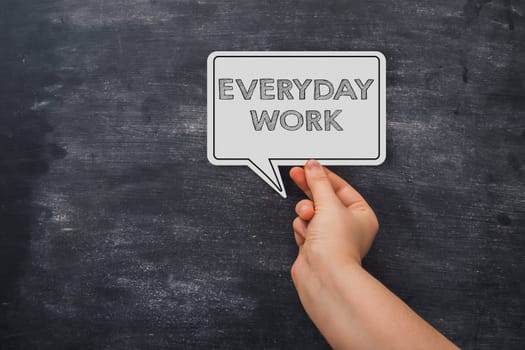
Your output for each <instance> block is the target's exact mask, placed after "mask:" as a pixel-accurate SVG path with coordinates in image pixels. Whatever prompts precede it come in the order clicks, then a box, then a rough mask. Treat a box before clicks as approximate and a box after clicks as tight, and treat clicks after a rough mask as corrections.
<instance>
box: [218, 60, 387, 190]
mask: <svg viewBox="0 0 525 350" xmlns="http://www.w3.org/2000/svg"><path fill="white" fill-rule="evenodd" d="M385 78H386V60H385V57H384V56H383V54H381V53H380V52H375V51H374V52H363V51H360V52H291V51H286V52H269V51H265V52H213V53H211V54H210V56H209V57H208V160H209V161H210V162H211V163H212V164H214V165H237V166H238V165H245V166H248V167H249V168H250V169H252V170H253V171H254V172H255V173H256V174H257V175H258V176H260V177H261V178H262V179H263V180H264V181H266V183H267V184H268V185H270V186H271V187H272V188H273V189H275V190H276V191H277V192H278V193H279V194H281V196H283V197H286V192H285V189H284V186H283V183H282V180H281V174H280V173H279V169H278V166H279V165H303V164H304V163H305V162H306V161H307V160H308V159H311V158H315V159H317V160H319V161H320V162H321V163H322V164H324V165H379V164H381V163H382V162H383V161H384V160H385V154H386V96H385V93H386V85H385V84H386V81H385V80H386V79H385Z"/></svg>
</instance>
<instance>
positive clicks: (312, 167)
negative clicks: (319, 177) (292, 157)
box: [306, 159, 321, 170]
mask: <svg viewBox="0 0 525 350" xmlns="http://www.w3.org/2000/svg"><path fill="white" fill-rule="evenodd" d="M306 167H307V168H308V169H309V170H317V169H321V163H319V162H318V161H317V160H315V159H311V160H309V161H308V164H306Z"/></svg>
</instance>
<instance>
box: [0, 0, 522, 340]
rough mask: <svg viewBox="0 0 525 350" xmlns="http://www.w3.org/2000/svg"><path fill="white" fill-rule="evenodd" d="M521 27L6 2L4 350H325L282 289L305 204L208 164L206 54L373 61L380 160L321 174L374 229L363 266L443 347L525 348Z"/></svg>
mask: <svg viewBox="0 0 525 350" xmlns="http://www.w3.org/2000/svg"><path fill="white" fill-rule="evenodd" d="M524 14H525V5H524V3H523V1H519V0H494V1H490V0H475V1H474V0H469V1H458V0H446V1H435V0H425V1H408V0H397V1H394V0H391V1H372V0H368V1H357V0H356V1H343V0H341V1H334V0H325V1H313V0H307V1H281V0H268V1H262V0H250V1H248V0H242V1H231V0H229V1H209V0H200V1H191V0H179V1H168V0H150V1H145V0H128V1H123V0H114V1H103V0H71V1H58V0H33V1H29V0H2V1H1V2H0V196H1V197H0V348H1V349H33V348H34V349H160V348H173V349H180V348H202V349H209V348H223V349H235V348H244V349H263V348H264V349H277V348H283V349H289V348H297V349H322V348H327V345H326V343H325V341H324V340H323V338H322V337H321V336H320V334H319V333H318V332H317V330H316V329H315V328H314V327H313V326H312V324H311V323H310V321H309V319H308V317H307V315H306V314H305V313H304V311H303V310H302V308H301V305H300V303H299V301H298V299H297V297H296V294H295V290H294V288H293V285H292V283H291V279H290V275H289V269H290V266H291V264H292V262H293V260H294V258H295V254H296V247H295V243H294V240H293V234H292V232H291V222H292V219H293V218H294V214H293V207H294V205H295V203H296V202H297V201H298V200H299V199H300V198H302V196H301V194H300V193H299V191H298V190H297V189H295V188H294V187H293V184H292V183H290V180H289V179H288V178H287V179H286V187H287V190H288V193H289V198H288V199H286V200H285V199H282V198H281V197H280V196H279V195H278V194H277V193H275V192H274V191H273V190H272V189H271V188H270V187H269V186H268V185H266V184H265V183H264V182H263V181H262V180H261V179H259V178H258V177H257V176H255V174H253V173H252V172H251V171H250V170H249V169H248V168H246V167H214V166H212V165H210V164H209V163H208V161H207V159H206V58H207V55H208V54H209V53H210V52H211V51H214V50H379V51H382V52H383V53H384V54H385V55H386V57H387V59H388V65H387V79H388V85H387V111H388V127H387V134H388V136H387V138H388V144H387V147H388V150H387V161H386V162H385V164H383V165H382V166H379V167H344V168H343V167H341V168H335V170H336V171H337V172H339V173H340V174H342V175H343V176H344V177H345V178H346V179H348V180H349V181H350V182H351V183H352V184H354V185H355V186H356V187H357V188H358V189H359V190H360V191H361V192H362V193H363V195H364V196H365V197H366V198H367V199H368V200H369V202H370V203H371V205H372V206H373V207H374V208H375V209H376V211H377V214H378V217H379V220H380V223H381V229H380V233H379V235H378V237H377V240H376V242H375V245H374V247H373V249H372V251H371V253H370V255H369V257H368V258H367V259H366V260H365V266H366V267H367V268H368V269H369V271H371V273H373V274H374V275H375V276H377V277H378V278H379V279H380V280H381V281H383V282H384V283H385V284H386V285H387V286H388V287H390V288H391V289H392V290H393V291H394V292H395V293H397V294H398V295H400V296H401V297H402V298H403V300H405V301H406V302H407V303H408V304H409V305H410V306H411V307H413V308H414V309H415V310H416V311H417V312H418V313H420V314H421V315H422V316H423V317H424V318H425V319H427V320H428V321H429V322H431V323H432V324H433V325H435V326H436V327H437V328H438V329H439V330H441V331H442V332H444V333H445V334H446V335H447V336H448V337H450V338H451V339H452V340H453V341H455V342H456V343H457V344H458V345H459V346H461V347H463V348H465V349H519V348H522V347H523V343H524V342H525V326H524V323H525V290H524V282H523V280H524V277H525V252H524V249H525V232H524V229H523V227H524V225H525V215H524V213H525V198H524V197H525V195H524V192H525V183H524V182H525V181H524V178H525V177H524V173H525V168H524V164H525V151H524V146H525V112H524V111H525V18H524ZM287 170H288V169H287V168H281V171H282V172H283V174H286V173H287ZM358 287H359V286H356V288H358Z"/></svg>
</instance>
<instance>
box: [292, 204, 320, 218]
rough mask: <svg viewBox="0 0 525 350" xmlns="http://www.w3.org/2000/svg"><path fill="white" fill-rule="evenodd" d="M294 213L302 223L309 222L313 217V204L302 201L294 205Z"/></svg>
mask: <svg viewBox="0 0 525 350" xmlns="http://www.w3.org/2000/svg"><path fill="white" fill-rule="evenodd" d="M295 212H296V213H297V215H298V216H299V217H300V218H301V219H303V220H304V221H310V220H312V218H313V217H314V213H315V210H314V202H312V201H311V200H309V199H303V200H301V201H299V202H298V203H297V204H296V205H295Z"/></svg>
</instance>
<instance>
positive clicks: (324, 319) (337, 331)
mask: <svg viewBox="0 0 525 350" xmlns="http://www.w3.org/2000/svg"><path fill="white" fill-rule="evenodd" d="M290 177H291V178H292V180H293V181H294V182H295V183H296V184H297V186H299V188H301V190H303V192H304V193H305V194H306V196H307V197H308V199H304V200H301V201H300V202H298V203H297V205H296V207H295V211H296V213H297V218H295V220H294V221H293V229H294V235H295V241H296V243H297V246H298V248H299V253H298V255H297V259H296V260H295V262H294V264H293V266H292V269H291V273H292V279H293V282H294V285H295V288H296V289H297V293H298V295H299V298H300V299H301V303H302V305H303V307H304V309H305V310H306V312H307V313H308V315H309V316H310V318H311V319H312V321H313V322H314V324H315V325H316V326H317V328H318V329H319V330H320V331H321V333H322V334H323V335H324V337H325V338H326V340H327V341H328V343H329V344H330V345H331V346H332V347H333V348H335V349H403V350H404V349H458V348H457V347H456V346H455V345H454V344H452V343H451V342H450V341H449V340H448V339H447V338H445V337H444V336H443V335H442V334H441V333H439V332H438V331H437V330H436V329H434V328H433V327H432V326H431V325H430V324H428V323H427V322H425V321H424V320H423V319H422V318H421V317H419V316H418V315H417V314H416V313H415V312H414V311H413V310H411V309H410V308H409V307H408V306H407V305H406V304H405V303H404V302H403V301H402V300H401V299H399V298H398V297H397V296H395V295H394V294H393V293H392V292H390V291H389V290H388V289H387V288H386V287H385V286H384V285H382V284H381V283H380V282H379V281H378V280H376V279H375V278H374V277H372V275H370V274H369V273H368V272H367V271H365V270H364V269H363V268H362V266H361V260H362V258H363V257H364V256H365V255H366V254H367V252H368V250H369V249H370V246H371V245H372V242H373V240H374V237H375V235H376V233H377V231H378V229H379V223H378V221H377V217H376V215H375V214H374V211H373V210H372V208H370V206H369V205H368V203H367V202H366V201H365V199H364V198H363V197H362V196H361V195H360V194H359V193H358V192H357V191H356V190H355V189H354V188H353V187H352V186H350V185H349V184H348V183H347V182H346V181H344V180H343V179H342V178H340V177H339V176H337V175H336V174H334V173H333V172H331V171H330V170H328V169H326V168H324V167H323V166H321V165H320V164H319V162H317V161H315V160H310V161H308V162H307V163H306V165H305V167H304V168H300V167H294V168H292V169H291V170H290Z"/></svg>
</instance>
